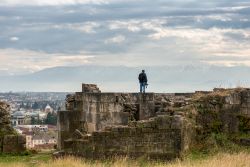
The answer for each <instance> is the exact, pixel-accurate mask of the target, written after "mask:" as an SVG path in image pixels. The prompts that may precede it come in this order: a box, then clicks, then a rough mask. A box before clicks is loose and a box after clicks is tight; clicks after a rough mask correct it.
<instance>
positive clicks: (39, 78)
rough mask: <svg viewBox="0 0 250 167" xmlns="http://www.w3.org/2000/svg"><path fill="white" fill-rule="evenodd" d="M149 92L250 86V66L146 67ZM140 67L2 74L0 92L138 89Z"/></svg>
mask: <svg viewBox="0 0 250 167" xmlns="http://www.w3.org/2000/svg"><path fill="white" fill-rule="evenodd" d="M145 70H146V73H147V75H148V79H149V87H148V91H153V92H191V91H195V90H211V89H212V88H214V87H236V86H244V87H248V86H249V85H250V67H243V66H240V67H218V66H183V67H179V66H171V67H170V66H166V67H147V68H145ZM140 71H141V68H134V67H122V66H121V67H120V66H114V67H106V66H90V65H89V66H78V67H55V68H48V69H45V70H42V71H39V72H35V73H32V74H27V75H18V76H1V77H0V91H46V92H47V91H63V92H73V91H81V83H96V84H98V86H99V87H100V88H101V90H103V91H112V92H113V91H116V92H124V91H126V92H127V91H128V92H132V91H133V92H134V91H138V81H137V75H138V74H139V72H140Z"/></svg>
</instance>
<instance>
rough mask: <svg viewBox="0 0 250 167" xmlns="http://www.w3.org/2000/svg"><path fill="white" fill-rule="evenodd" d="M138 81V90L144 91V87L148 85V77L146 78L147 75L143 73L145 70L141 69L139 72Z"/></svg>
mask: <svg viewBox="0 0 250 167" xmlns="http://www.w3.org/2000/svg"><path fill="white" fill-rule="evenodd" d="M138 79H139V82H140V92H141V93H142V92H143V93H145V88H146V86H147V85H148V84H147V83H148V79H147V75H146V73H145V70H142V72H141V73H140V74H139V77H138Z"/></svg>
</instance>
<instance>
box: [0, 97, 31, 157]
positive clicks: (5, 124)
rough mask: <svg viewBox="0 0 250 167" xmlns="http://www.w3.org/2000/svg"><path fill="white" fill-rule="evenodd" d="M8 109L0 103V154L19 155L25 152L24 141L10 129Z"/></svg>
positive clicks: (23, 138)
mask: <svg viewBox="0 0 250 167" xmlns="http://www.w3.org/2000/svg"><path fill="white" fill-rule="evenodd" d="M9 111H10V107H9V105H8V104H6V103H4V102H0V153H21V152H24V151H25V150H26V148H25V144H26V139H25V137H24V136H21V135H17V134H16V132H15V131H14V129H13V128H12V127H11V122H10V113H9Z"/></svg>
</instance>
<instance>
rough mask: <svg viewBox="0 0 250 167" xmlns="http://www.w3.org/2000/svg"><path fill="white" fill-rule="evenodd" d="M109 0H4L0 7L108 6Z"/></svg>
mask: <svg viewBox="0 0 250 167" xmlns="http://www.w3.org/2000/svg"><path fill="white" fill-rule="evenodd" d="M106 3H108V1H107V0H53V1H51V0H42V1H41V0H29V1H26V0H2V1H1V2H0V5H4V6H15V5H21V6H23V5H31V6H32V5H37V6H47V5H48V6H57V5H76V4H106Z"/></svg>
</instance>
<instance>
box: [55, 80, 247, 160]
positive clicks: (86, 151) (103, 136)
mask: <svg viewBox="0 0 250 167" xmlns="http://www.w3.org/2000/svg"><path fill="white" fill-rule="evenodd" d="M85 87H88V88H89V86H88V85H87V86H85V85H83V88H84V89H83V92H77V93H75V94H73V95H68V96H67V99H66V109H67V111H60V112H59V113H58V129H59V131H58V137H59V139H58V144H59V149H60V150H61V151H63V154H73V155H81V156H84V157H88V158H100V157H102V158H104V157H108V156H115V155H126V156H131V157H140V156H146V157H148V158H156V159H172V158H176V157H181V156H182V155H183V154H184V153H185V152H187V151H188V150H189V149H190V147H192V146H194V145H195V144H196V143H198V142H202V141H203V140H204V139H206V137H207V136H209V135H211V134H213V133H225V134H249V133H250V89H214V91H212V92H207V91H206V92H203V91H198V92H195V93H173V94H159V93H145V94H141V93H100V91H96V89H97V88H96V86H93V87H91V90H92V89H93V91H91V90H86V89H85ZM97 90H99V89H97ZM244 136H246V135H244ZM239 140H240V141H241V143H244V144H245V145H248V143H249V139H248V138H244V139H239Z"/></svg>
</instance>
